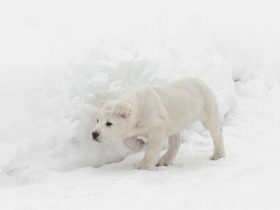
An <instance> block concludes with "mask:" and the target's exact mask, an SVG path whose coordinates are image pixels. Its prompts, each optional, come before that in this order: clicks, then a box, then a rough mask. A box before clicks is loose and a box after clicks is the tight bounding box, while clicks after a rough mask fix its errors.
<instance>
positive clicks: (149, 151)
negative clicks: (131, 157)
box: [137, 133, 164, 170]
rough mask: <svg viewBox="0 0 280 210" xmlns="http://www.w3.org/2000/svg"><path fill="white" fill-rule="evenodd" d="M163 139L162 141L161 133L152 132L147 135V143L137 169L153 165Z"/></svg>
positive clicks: (150, 167) (145, 168)
mask: <svg viewBox="0 0 280 210" xmlns="http://www.w3.org/2000/svg"><path fill="white" fill-rule="evenodd" d="M163 141H164V137H163V135H162V134H161V133H157V134H152V135H150V136H149V141H148V145H147V147H146V150H145V156H144V158H143V160H142V161H141V162H140V163H139V165H138V167H137V168H138V169H141V170H152V169H153V167H154V166H155V165H156V163H157V162H158V159H159V156H160V151H161V149H162V144H163Z"/></svg>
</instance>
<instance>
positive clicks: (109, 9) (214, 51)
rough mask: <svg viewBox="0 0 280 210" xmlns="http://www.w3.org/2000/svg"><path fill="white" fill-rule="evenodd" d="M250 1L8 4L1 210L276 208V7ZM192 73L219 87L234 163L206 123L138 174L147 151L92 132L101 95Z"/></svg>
mask: <svg viewBox="0 0 280 210" xmlns="http://www.w3.org/2000/svg"><path fill="white" fill-rule="evenodd" d="M108 5H110V6H108ZM251 6H252V3H251V2H250V1H242V2H241V1H240V2H239V1H236V2H234V3H233V2H230V3H228V2H225V1H213V2H212V1H211V3H210V2H203V1H202V2H197V1H174V2H173V1H172V2H168V1H160V3H159V2H158V1H141V2H133V1H118V2H117V1H102V2H100V1H79V2H76V1H32V0H28V1H24V2H23V1H2V2H1V3H0V14H1V18H0V23H1V33H0V45H1V48H0V58H1V59H0V73H1V78H0V102H1V103H0V104H1V111H0V117H1V121H0V203H1V209H28V210H32V209H77V208H82V209H93V208H96V209H112V208H117V209H118V208H124V209H143V208H147V209H171V208H174V206H176V209H185V208H188V209H264V208H266V209H277V208H279V204H278V197H279V193H280V181H279V175H280V168H279V163H278V160H279V158H278V154H279V150H280V143H279V139H280V138H279V137H280V134H279V132H277V129H278V127H279V122H280V109H279V107H280V97H279V95H280V85H279V82H280V73H279V72H280V71H279V68H280V63H279V53H280V51H279V49H280V26H279V24H278V23H279V20H280V16H279V14H278V11H279V9H280V8H279V5H278V4H277V3H274V2H266V3H265V4H264V3H263V2H258V1H256V2H254V7H251ZM182 76H193V77H199V78H201V79H203V80H204V81H205V82H206V83H207V84H208V85H209V86H210V87H211V88H212V89H213V91H214V93H215V95H216V97H217V99H218V103H219V107H220V112H221V116H222V118H223V124H224V135H225V136H224V138H225V144H226V152H227V157H226V158H225V159H221V160H219V161H215V162H213V161H210V160H208V156H209V155H210V153H211V150H212V142H211V138H210V136H209V134H208V133H207V132H205V130H204V129H203V128H202V127H201V126H199V125H195V126H193V127H191V128H189V129H186V130H184V132H183V135H182V141H183V142H184V143H183V144H182V146H181V148H180V151H179V154H178V157H177V158H176V161H175V163H174V165H173V166H170V167H160V168H157V169H156V170H155V171H138V170H135V169H134V166H133V165H134V164H135V163H136V162H138V161H140V160H141V158H142V156H143V152H141V153H139V154H133V155H131V154H130V153H129V151H128V150H127V149H126V148H125V147H124V146H123V145H118V144H104V145H101V144H98V143H95V142H93V141H92V140H91V135H90V134H91V129H92V128H93V127H94V123H95V117H94V115H95V111H96V109H97V107H98V104H99V103H100V102H101V101H103V100H106V99H108V98H114V97H116V96H118V95H120V94H122V93H124V92H125V91H126V90H128V89H132V88H137V87H139V86H141V85H147V84H148V85H153V84H164V83H166V82H168V81H172V80H174V79H176V78H180V77H182ZM104 164H105V165H104Z"/></svg>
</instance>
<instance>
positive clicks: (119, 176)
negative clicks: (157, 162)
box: [0, 80, 280, 210]
mask: <svg viewBox="0 0 280 210" xmlns="http://www.w3.org/2000/svg"><path fill="white" fill-rule="evenodd" d="M236 90H237V101H238V102H237V106H236V108H235V109H234V110H233V111H232V112H231V114H229V116H227V118H226V120H225V122H224V135H225V142H226V149H227V157H226V158H225V159H221V160H218V161H210V160H208V159H207V158H208V156H209V154H210V151H211V148H212V145H211V139H210V138H209V136H208V135H204V136H201V135H199V134H195V133H193V134H192V135H191V136H190V138H189V139H186V142H185V143H184V144H182V147H181V149H180V152H179V155H178V157H177V159H176V162H175V164H174V165H173V166H170V167H161V168H158V170H156V171H138V170H136V169H134V168H133V164H134V163H135V162H137V161H139V160H140V158H141V157H142V155H143V154H142V153H140V154H136V155H131V156H129V157H128V158H126V159H125V160H123V161H121V162H120V163H113V164H108V165H104V166H102V167H100V168H93V167H84V168H80V169H77V170H74V171H70V172H63V173H59V172H52V173H48V176H47V177H45V178H44V180H41V181H40V183H36V184H30V185H28V184H27V185H26V184H24V185H22V183H18V184H15V186H12V187H11V186H9V187H8V186H7V187H5V188H4V189H2V190H1V191H0V197H1V206H2V207H1V208H3V209H29V210H33V209H78V208H79V209H112V208H114V209H144V208H145V209H172V208H176V209H278V208H279V194H280V179H279V176H280V165H279V151H280V142H279V139H280V134H279V132H278V131H277V129H278V128H279V122H280V109H279V106H280V97H277V96H279V95H280V85H275V86H273V87H271V88H267V87H266V86H265V85H263V84H262V82H261V81H258V80H255V81H250V82H248V83H245V84H242V83H240V82H238V83H236ZM35 176H36V175H35Z"/></svg>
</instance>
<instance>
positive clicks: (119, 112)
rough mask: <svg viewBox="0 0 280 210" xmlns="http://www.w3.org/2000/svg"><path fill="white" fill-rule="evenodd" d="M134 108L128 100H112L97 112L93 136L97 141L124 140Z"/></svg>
mask: <svg viewBox="0 0 280 210" xmlns="http://www.w3.org/2000/svg"><path fill="white" fill-rule="evenodd" d="M131 115H132V109H131V107H130V105H129V104H128V103H126V102H122V101H117V100H110V101H107V102H105V103H103V104H102V105H101V107H100V109H99V110H98V111H97V114H96V117H97V118H96V126H95V128H94V129H93V132H92V138H93V140H94V141H97V142H109V141H111V142H112V141H122V140H123V139H124V137H125V134H126V132H127V131H128V129H129V127H130V124H131V117H132V116H131Z"/></svg>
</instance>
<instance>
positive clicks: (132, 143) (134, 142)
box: [124, 139, 145, 153]
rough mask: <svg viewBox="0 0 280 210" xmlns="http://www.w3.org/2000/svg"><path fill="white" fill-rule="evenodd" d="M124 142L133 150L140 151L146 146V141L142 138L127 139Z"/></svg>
mask: <svg viewBox="0 0 280 210" xmlns="http://www.w3.org/2000/svg"><path fill="white" fill-rule="evenodd" d="M124 144H125V145H126V146H127V147H128V148H129V149H130V150H131V151H132V152H133V153H136V152H140V151H141V150H142V149H143V148H144V146H145V142H144V141H143V140H142V139H126V140H124Z"/></svg>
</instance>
